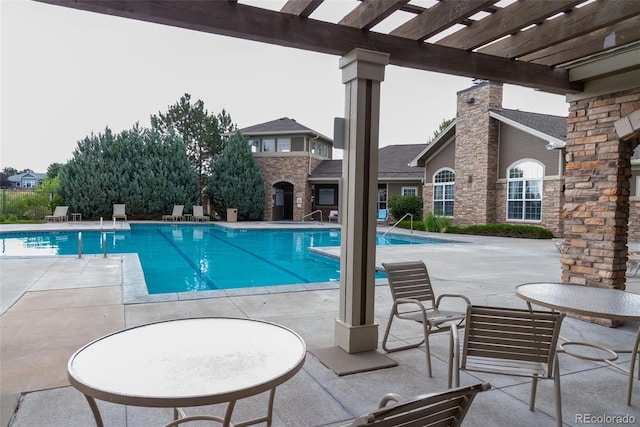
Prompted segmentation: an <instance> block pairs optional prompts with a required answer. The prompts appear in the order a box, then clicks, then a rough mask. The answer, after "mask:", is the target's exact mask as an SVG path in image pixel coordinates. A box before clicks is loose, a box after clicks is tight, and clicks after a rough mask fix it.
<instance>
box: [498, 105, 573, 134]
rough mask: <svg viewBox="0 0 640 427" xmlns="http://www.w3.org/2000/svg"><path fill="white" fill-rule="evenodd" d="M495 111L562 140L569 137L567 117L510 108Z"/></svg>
mask: <svg viewBox="0 0 640 427" xmlns="http://www.w3.org/2000/svg"><path fill="white" fill-rule="evenodd" d="M493 112H494V113H496V114H499V115H501V116H503V117H505V118H507V119H509V120H513V121H514V122H518V123H520V124H521V125H524V126H526V127H529V128H531V129H535V130H537V131H539V132H542V133H544V134H547V135H549V136H552V137H554V138H557V139H560V140H562V141H564V140H565V139H566V138H567V118H566V117H563V116H552V115H550V114H540V113H529V112H527V111H520V110H509V109H503V110H493Z"/></svg>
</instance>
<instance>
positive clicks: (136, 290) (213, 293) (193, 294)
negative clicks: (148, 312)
mask: <svg viewBox="0 0 640 427" xmlns="http://www.w3.org/2000/svg"><path fill="white" fill-rule="evenodd" d="M130 223H131V224H135V225H150V226H153V225H160V224H161V225H187V226H188V225H193V226H196V225H203V223H202V222H200V223H195V222H167V221H131V222H117V223H115V224H112V223H107V224H108V225H111V226H110V227H109V226H106V227H105V226H104V223H103V224H101V223H100V222H97V221H91V222H89V221H86V222H76V223H74V222H69V223H46V224H18V225H14V226H13V227H12V226H7V225H6V224H3V225H0V233H1V234H13V233H29V232H69V231H78V232H81V231H104V232H113V231H118V230H119V231H130V230H131V227H130ZM205 224H206V225H215V226H218V227H223V228H229V229H234V230H243V229H248V230H258V229H264V230H275V229H289V230H290V229H325V230H326V229H341V227H340V225H339V224H338V225H336V224H335V223H332V224H328V223H320V222H316V221H314V222H311V221H307V222H300V223H278V222H257V223H253V222H250V223H249V222H238V223H226V222H224V223H220V222H210V223H205ZM114 225H115V228H114ZM394 231H395V230H394ZM398 231H399V233H397V234H399V235H403V234H406V233H407V232H408V230H402V229H399V230H398ZM458 243H460V242H458ZM309 251H310V252H312V253H314V254H316V255H319V256H326V257H329V258H332V259H337V260H339V259H340V247H326V248H309ZM50 256H51V255H42V256H16V257H11V256H7V257H2V258H46V257H50ZM58 256H68V257H76V256H77V255H58ZM58 256H56V257H58ZM84 256H86V257H94V256H95V257H102V256H103V255H102V254H86V255H85V254H83V257H84ZM107 256H108V257H120V258H121V259H122V299H123V304H143V303H150V302H169V301H187V300H198V299H206V298H223V297H233V296H247V295H266V294H277V293H288V292H303V291H309V290H327V289H339V288H340V282H339V281H329V282H313V283H302V284H290V285H273V286H256V287H246V288H232V289H216V290H209V291H205V290H199V291H189V292H168V293H159V294H149V293H148V289H147V284H146V281H145V278H144V271H143V269H142V264H141V262H140V258H139V256H138V254H137V253H120V254H107ZM376 270H377V271H383V268H382V267H381V266H379V265H376ZM375 282H376V283H375V284H376V286H379V285H387V279H386V278H380V279H376V280H375Z"/></svg>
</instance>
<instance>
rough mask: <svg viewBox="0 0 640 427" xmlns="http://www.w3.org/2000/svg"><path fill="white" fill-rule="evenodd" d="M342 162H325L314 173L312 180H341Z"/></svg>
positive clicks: (312, 173)
mask: <svg viewBox="0 0 640 427" xmlns="http://www.w3.org/2000/svg"><path fill="white" fill-rule="evenodd" d="M340 176H342V160H323V161H322V162H321V163H320V164H319V165H318V166H317V167H316V168H315V169H314V170H313V171H312V172H311V175H310V178H340Z"/></svg>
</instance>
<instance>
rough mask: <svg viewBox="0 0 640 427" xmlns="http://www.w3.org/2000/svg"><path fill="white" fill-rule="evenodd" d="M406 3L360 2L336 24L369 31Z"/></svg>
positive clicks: (390, 0)
mask: <svg viewBox="0 0 640 427" xmlns="http://www.w3.org/2000/svg"><path fill="white" fill-rule="evenodd" d="M408 2H409V0H376V1H364V2H360V4H359V5H358V7H356V8H355V9H353V10H352V11H351V12H350V13H349V14H348V15H347V16H345V17H344V18H342V19H341V20H340V22H338V24H340V25H348V26H349V27H355V28H360V29H361V30H369V29H371V28H373V27H374V26H376V25H377V24H379V23H380V22H382V21H383V20H384V19H385V18H387V17H388V16H389V15H391V14H392V13H393V12H395V11H396V10H398V9H401V8H402V7H403V6H404V5H406V4H407V3H408Z"/></svg>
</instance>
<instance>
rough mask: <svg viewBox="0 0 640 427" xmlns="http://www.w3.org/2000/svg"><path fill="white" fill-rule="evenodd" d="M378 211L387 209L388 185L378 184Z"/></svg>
mask: <svg viewBox="0 0 640 427" xmlns="http://www.w3.org/2000/svg"><path fill="white" fill-rule="evenodd" d="M378 209H387V184H378Z"/></svg>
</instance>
